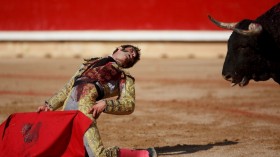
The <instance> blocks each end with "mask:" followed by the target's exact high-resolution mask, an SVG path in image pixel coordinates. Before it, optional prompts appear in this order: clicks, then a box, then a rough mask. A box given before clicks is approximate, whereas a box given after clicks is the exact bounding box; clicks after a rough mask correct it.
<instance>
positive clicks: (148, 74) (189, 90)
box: [0, 58, 280, 157]
mask: <svg viewBox="0 0 280 157" xmlns="http://www.w3.org/2000/svg"><path fill="white" fill-rule="evenodd" d="M81 60H82V59H78V58H76V59H73V58H72V59H71V58H68V59H58V58H49V59H48V58H44V59H43V58H41V59H34V58H6V59H4V58H1V59H0V81H1V84H0V100H1V102H0V122H3V121H4V120H5V119H6V118H7V117H8V115H10V114H12V113H15V112H31V111H35V110H36V108H37V106H39V105H41V104H43V102H44V100H45V99H47V98H48V97H50V96H51V95H52V94H53V93H54V92H56V91H57V90H58V89H59V88H60V87H62V86H63V84H64V83H65V82H66V81H67V80H68V79H69V78H70V76H71V75H72V74H73V73H74V72H75V70H76V69H77V68H78V66H79V64H80V63H81ZM222 64H223V59H218V58H214V59H213V58H211V59H206V58H204V59H199V58H181V59H178V58H177V59H174V58H173V59H172V58H165V59H164V58H161V59H151V58H150V59H148V58H144V59H142V60H141V61H140V62H139V64H137V65H136V66H135V68H134V69H131V70H130V71H131V73H132V74H133V75H134V76H135V78H136V94H137V96H136V110H135V112H134V113H133V114H131V115H128V116H114V115H106V114H102V115H101V117H100V118H99V119H98V124H99V128H100V132H101V136H102V139H103V141H104V145H106V146H113V145H117V146H120V147H126V148H148V147H155V148H156V150H157V152H158V154H159V156H163V157H185V156H186V157H188V156H190V157H191V156H193V157H225V156H226V157H248V156H253V157H276V156H279V154H280V88H279V85H278V84H277V83H275V82H273V81H272V80H269V81H267V82H257V83H256V82H253V81H251V82H250V83H249V85H248V86H247V87H243V88H241V87H238V86H236V87H230V83H229V82H227V81H225V80H223V78H222V76H221V69H222Z"/></svg>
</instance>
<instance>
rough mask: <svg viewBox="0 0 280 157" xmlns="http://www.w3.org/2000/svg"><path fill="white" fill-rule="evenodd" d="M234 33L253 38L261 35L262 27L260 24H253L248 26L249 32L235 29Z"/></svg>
mask: <svg viewBox="0 0 280 157" xmlns="http://www.w3.org/2000/svg"><path fill="white" fill-rule="evenodd" d="M234 31H235V32H236V33H239V34H243V35H246V36H252V35H256V34H260V33H261V32H262V25H260V24H258V23H251V24H250V25H249V26H248V30H243V29H238V28H234Z"/></svg>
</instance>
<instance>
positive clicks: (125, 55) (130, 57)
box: [113, 47, 136, 67]
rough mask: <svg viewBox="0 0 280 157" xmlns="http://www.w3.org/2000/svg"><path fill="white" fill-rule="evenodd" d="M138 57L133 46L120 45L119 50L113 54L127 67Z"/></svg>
mask: <svg viewBox="0 0 280 157" xmlns="http://www.w3.org/2000/svg"><path fill="white" fill-rule="evenodd" d="M135 57H136V52H135V50H134V49H133V48H132V47H127V48H122V47H118V51H117V52H115V53H114V54H113V58H114V59H115V60H116V61H117V62H119V64H121V65H122V67H126V65H127V64H129V63H130V62H134V59H135Z"/></svg>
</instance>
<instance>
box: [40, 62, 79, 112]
mask: <svg viewBox="0 0 280 157" xmlns="http://www.w3.org/2000/svg"><path fill="white" fill-rule="evenodd" d="M81 69H82V67H81V68H80V70H78V71H77V72H76V73H75V74H74V75H73V76H72V77H71V79H70V80H69V81H68V82H67V83H66V84H65V85H64V86H63V87H62V88H61V89H60V90H59V91H58V92H57V93H55V94H54V95H53V96H52V97H51V98H49V99H47V100H46V101H45V103H46V104H47V105H48V107H50V108H52V109H53V110H57V109H58V108H60V107H61V106H62V105H63V104H64V101H65V100H66V98H67V96H68V93H69V92H70V90H71V89H72V86H73V84H74V79H75V77H76V76H77V75H79V74H80V73H81Z"/></svg>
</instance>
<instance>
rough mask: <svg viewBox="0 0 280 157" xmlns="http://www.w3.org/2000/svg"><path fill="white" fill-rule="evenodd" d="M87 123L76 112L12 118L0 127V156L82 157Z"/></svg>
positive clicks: (80, 114)
mask: <svg viewBox="0 0 280 157" xmlns="http://www.w3.org/2000/svg"><path fill="white" fill-rule="evenodd" d="M91 123H92V121H91V120H90V119H89V118H88V117H86V116H85V115H84V114H83V113H82V112H80V111H53V112H40V113H37V112H30V113H15V114H12V115H10V116H9V117H8V118H7V120H6V121H4V122H3V123H2V124H1V125H0V156H1V157H2V156H3V157H4V156H7V157H35V156H36V157H72V156H73V157H74V156H75V157H84V156H85V148H84V144H83V136H84V133H85V131H86V130H87V129H88V128H89V126H90V125H91Z"/></svg>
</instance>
